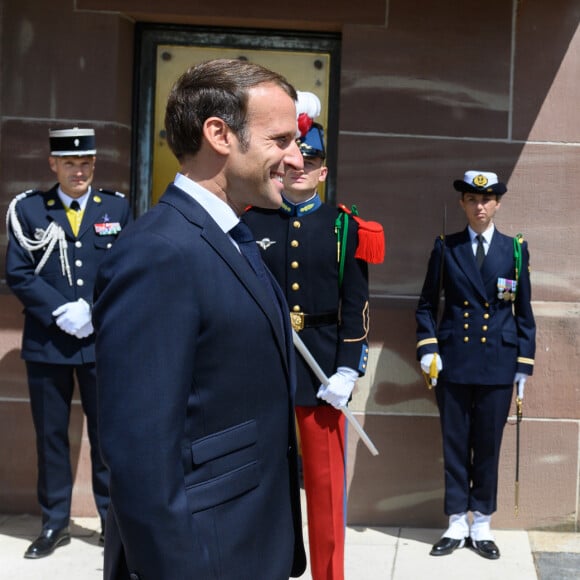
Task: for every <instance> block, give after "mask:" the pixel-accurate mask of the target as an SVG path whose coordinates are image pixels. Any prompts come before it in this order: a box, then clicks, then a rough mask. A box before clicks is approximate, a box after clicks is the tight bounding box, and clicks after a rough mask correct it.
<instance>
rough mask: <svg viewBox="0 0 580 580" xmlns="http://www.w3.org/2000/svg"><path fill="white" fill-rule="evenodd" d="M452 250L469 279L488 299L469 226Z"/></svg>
mask: <svg viewBox="0 0 580 580" xmlns="http://www.w3.org/2000/svg"><path fill="white" fill-rule="evenodd" d="M451 252H452V253H453V254H454V256H455V260H456V262H457V264H458V265H459V267H460V268H461V270H462V271H463V273H464V274H465V276H466V278H467V279H468V280H469V282H470V284H471V285H472V286H473V287H474V288H475V290H476V291H477V292H478V293H479V294H480V295H481V296H482V297H483V298H484V299H486V300H487V293H486V291H485V286H484V284H483V279H482V277H481V273H480V271H479V269H478V268H477V263H476V262H475V256H474V255H473V248H472V247H471V240H470V239H469V232H468V231H467V228H466V229H465V230H464V231H463V235H462V238H461V240H460V242H459V243H458V244H457V245H455V246H453V247H452V248H451ZM484 263H485V262H484Z"/></svg>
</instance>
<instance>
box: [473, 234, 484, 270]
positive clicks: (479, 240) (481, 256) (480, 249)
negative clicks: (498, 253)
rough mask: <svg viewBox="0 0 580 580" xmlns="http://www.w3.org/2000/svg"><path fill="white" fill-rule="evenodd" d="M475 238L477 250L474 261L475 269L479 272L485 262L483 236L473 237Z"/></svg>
mask: <svg viewBox="0 0 580 580" xmlns="http://www.w3.org/2000/svg"><path fill="white" fill-rule="evenodd" d="M475 237H476V238H477V250H476V252H475V259H476V261H477V267H478V268H479V269H480V270H481V266H482V265H483V261H484V260H485V249H484V247H483V236H482V235H481V234H478V235H477V236H475Z"/></svg>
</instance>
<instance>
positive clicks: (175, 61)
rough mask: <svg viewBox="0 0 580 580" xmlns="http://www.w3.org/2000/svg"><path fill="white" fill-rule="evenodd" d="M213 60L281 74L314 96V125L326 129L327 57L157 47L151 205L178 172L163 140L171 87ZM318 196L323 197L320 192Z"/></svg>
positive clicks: (176, 164)
mask: <svg viewBox="0 0 580 580" xmlns="http://www.w3.org/2000/svg"><path fill="white" fill-rule="evenodd" d="M213 58H244V59H246V60H248V61H251V62H255V63H258V64H260V65H263V66H265V67H268V68H269V69H272V70H274V71H276V72H278V73H280V74H282V75H283V76H285V77H286V79H287V80H288V81H290V82H291V83H292V84H293V85H294V87H295V88H296V89H297V90H299V91H309V92H312V93H314V94H316V95H317V96H318V98H319V99H320V102H321V104H322V110H321V114H320V116H319V117H318V118H317V122H319V123H321V124H322V125H323V126H324V127H325V128H326V127H327V126H328V96H329V95H328V92H329V82H330V54H328V53H320V52H302V51H279V50H265V49H257V50H251V49H245V48H221V47H203V46H181V45H158V46H157V62H156V75H155V78H156V81H155V119H154V127H153V135H154V140H153V159H152V195H151V204H152V205H153V204H155V203H157V201H158V200H159V198H160V197H161V195H162V194H163V192H164V191H165V189H166V187H167V185H168V184H169V183H171V182H172V181H173V179H174V177H175V174H176V172H177V171H178V168H179V166H178V163H177V160H176V159H175V157H174V156H173V154H172V153H171V150H170V149H169V147H168V145H167V141H166V139H165V126H164V119H165V105H166V102H167V97H168V95H169V91H170V90H171V87H172V85H173V83H174V82H175V81H176V80H177V79H178V78H179V76H180V75H181V74H182V73H183V72H184V71H185V70H187V69H188V68H189V67H190V66H192V65H194V64H197V63H199V62H202V61H205V60H209V59H213ZM325 135H326V132H325ZM319 193H320V195H321V196H322V197H324V191H320V192H319Z"/></svg>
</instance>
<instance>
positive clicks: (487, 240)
mask: <svg viewBox="0 0 580 580" xmlns="http://www.w3.org/2000/svg"><path fill="white" fill-rule="evenodd" d="M467 230H468V231H469V239H470V240H471V243H472V244H474V243H475V242H476V241H477V240H476V239H475V238H476V236H477V232H475V231H473V229H471V226H467ZM494 231H495V225H494V224H491V225H490V226H489V227H488V228H487V230H485V232H483V233H482V234H481V235H482V236H483V243H484V244H487V245H488V246H489V244H491V238H493V232H494Z"/></svg>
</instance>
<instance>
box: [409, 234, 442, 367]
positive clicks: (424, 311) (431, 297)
mask: <svg viewBox="0 0 580 580" xmlns="http://www.w3.org/2000/svg"><path fill="white" fill-rule="evenodd" d="M443 243H444V242H443V240H442V239H441V238H437V239H436V240H435V244H434V246H433V250H432V251H431V256H430V258H429V264H428V266H427V274H426V275H425V281H424V282H423V288H422V290H421V295H420V297H419V303H418V306H417V310H416V313H415V318H416V322H417V360H421V357H422V356H423V355H425V354H430V353H435V352H439V350H438V344H437V314H438V309H439V307H440V305H439V302H440V296H439V290H440V281H439V280H440V276H441V261H442V260H443V259H444V255H443Z"/></svg>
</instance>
